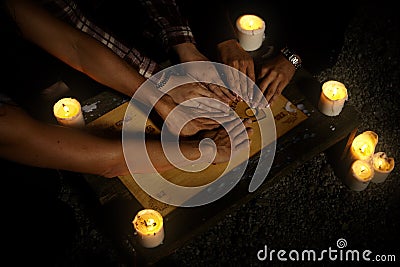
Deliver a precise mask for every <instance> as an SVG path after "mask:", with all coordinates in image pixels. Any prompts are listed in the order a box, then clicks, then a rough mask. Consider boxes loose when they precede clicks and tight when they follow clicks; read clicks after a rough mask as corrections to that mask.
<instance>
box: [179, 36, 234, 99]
mask: <svg viewBox="0 0 400 267" xmlns="http://www.w3.org/2000/svg"><path fill="white" fill-rule="evenodd" d="M173 48H174V50H175V51H176V53H177V54H178V56H179V59H180V61H181V62H182V63H185V62H196V61H198V62H210V64H209V65H205V64H201V65H200V66H197V67H196V65H195V64H188V65H184V69H185V71H186V74H187V75H188V76H190V77H192V78H194V79H195V80H197V81H199V82H204V83H203V84H204V86H205V87H206V88H207V89H209V90H210V91H211V92H212V93H213V94H215V95H216V96H217V99H218V100H220V101H222V102H224V103H227V104H228V103H229V102H230V101H233V100H235V98H236V96H235V95H234V94H233V93H232V92H230V91H229V90H228V89H227V88H226V87H225V83H224V82H223V81H222V79H221V77H220V75H219V73H218V71H217V70H216V68H215V66H214V65H213V64H212V63H211V61H210V60H209V59H208V58H207V57H206V56H205V55H203V54H202V53H201V52H200V51H199V50H198V49H197V47H196V46H195V45H194V44H191V43H184V44H179V45H176V46H174V47H173Z"/></svg>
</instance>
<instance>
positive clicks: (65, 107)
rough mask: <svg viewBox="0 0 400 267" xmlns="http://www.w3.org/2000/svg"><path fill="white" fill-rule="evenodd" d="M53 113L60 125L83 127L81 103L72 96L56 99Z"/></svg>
mask: <svg viewBox="0 0 400 267" xmlns="http://www.w3.org/2000/svg"><path fill="white" fill-rule="evenodd" d="M53 113H54V116H55V117H56V119H57V121H58V123H59V124H61V125H65V126H72V127H83V126H84V125H85V120H84V118H83V114H82V110H81V104H80V103H79V102H78V100H76V99H74V98H63V99H60V100H59V101H57V103H55V104H54V107H53Z"/></svg>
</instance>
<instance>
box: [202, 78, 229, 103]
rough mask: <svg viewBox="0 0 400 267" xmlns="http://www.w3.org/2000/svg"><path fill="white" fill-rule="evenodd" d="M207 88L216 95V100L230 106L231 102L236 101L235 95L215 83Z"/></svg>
mask: <svg viewBox="0 0 400 267" xmlns="http://www.w3.org/2000/svg"><path fill="white" fill-rule="evenodd" d="M207 88H208V89H209V90H210V91H211V92H213V93H214V94H215V95H216V97H215V98H216V99H218V100H221V101H222V102H224V103H227V104H228V103H229V102H230V101H231V100H235V95H233V94H232V93H231V92H230V91H229V90H228V89H227V88H224V87H222V86H219V85H216V84H213V83H209V84H208V85H207Z"/></svg>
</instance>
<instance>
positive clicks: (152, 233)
mask: <svg viewBox="0 0 400 267" xmlns="http://www.w3.org/2000/svg"><path fill="white" fill-rule="evenodd" d="M132 223H133V227H134V228H135V230H136V233H137V236H138V239H139V243H140V244H141V245H142V246H143V247H146V248H154V247H156V246H158V245H160V244H161V243H162V241H163V240H164V225H163V217H162V216H161V214H160V213H159V212H157V211H155V210H152V209H144V210H141V211H139V212H138V213H137V214H136V216H135V218H134V219H133V221H132Z"/></svg>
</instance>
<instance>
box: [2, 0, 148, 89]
mask: <svg viewBox="0 0 400 267" xmlns="http://www.w3.org/2000/svg"><path fill="white" fill-rule="evenodd" d="M7 5H8V8H9V11H10V14H11V15H12V17H13V18H14V20H15V21H16V23H17V25H18V26H19V29H20V30H21V33H22V35H23V36H24V37H25V38H26V39H28V40H30V41H32V42H33V43H35V44H37V45H38V46H40V47H41V48H43V49H44V50H46V51H47V52H49V53H50V54H52V55H54V56H55V57H57V58H59V59H60V60H62V61H63V62H65V63H66V64H68V65H70V66H71V67H73V68H75V69H77V70H79V71H81V72H83V73H85V74H87V75H88V76H90V77H91V78H93V79H94V80H96V81H98V82H99V83H102V84H104V85H106V86H108V87H111V88H113V89H115V90H117V91H120V92H121V93H124V94H126V95H129V96H131V95H132V94H133V93H134V92H135V91H136V90H137V88H139V86H140V85H141V84H142V83H143V82H144V81H145V78H144V77H143V76H141V75H140V74H139V73H138V72H137V71H136V70H135V69H133V68H132V67H131V66H130V65H129V64H128V63H126V62H125V61H124V60H122V59H121V58H120V57H118V56H117V55H116V54H114V52H112V51H111V50H110V49H109V48H107V47H106V46H104V45H103V44H101V43H100V42H98V41H97V40H95V39H94V38H92V37H90V36H88V35H87V34H85V33H82V32H80V31H79V30H76V29H74V28H73V27H70V26H69V25H68V24H66V23H64V22H62V21H61V20H58V19H57V18H55V17H53V16H52V15H50V14H49V13H47V12H46V11H45V10H44V9H42V8H40V7H38V6H37V5H35V4H34V3H32V2H31V1H29V0H7Z"/></svg>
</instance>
